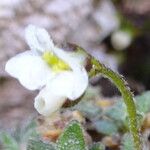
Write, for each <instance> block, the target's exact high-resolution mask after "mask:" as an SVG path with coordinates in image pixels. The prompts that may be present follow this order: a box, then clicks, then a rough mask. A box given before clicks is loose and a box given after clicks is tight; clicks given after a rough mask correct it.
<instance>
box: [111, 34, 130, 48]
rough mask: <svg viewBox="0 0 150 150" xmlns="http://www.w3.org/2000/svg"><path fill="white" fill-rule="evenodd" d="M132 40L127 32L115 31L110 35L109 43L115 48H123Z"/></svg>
mask: <svg viewBox="0 0 150 150" xmlns="http://www.w3.org/2000/svg"><path fill="white" fill-rule="evenodd" d="M131 41H132V37H131V35H130V34H129V33H128V32H125V31H116V32H114V33H113V34H112V36H111V43H112V45H113V47H114V48H115V49H116V50H124V49H125V48H127V47H128V46H129V45H130V44H131Z"/></svg>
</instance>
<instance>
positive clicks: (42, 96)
mask: <svg viewBox="0 0 150 150" xmlns="http://www.w3.org/2000/svg"><path fill="white" fill-rule="evenodd" d="M64 102H65V97H63V96H61V95H59V94H56V93H53V90H52V89H51V90H50V89H46V88H44V89H43V90H42V91H41V92H40V93H39V94H38V95H37V97H36V98H35V102H34V107H35V109H36V110H37V111H38V112H39V113H40V114H41V115H44V116H51V115H52V114H53V113H55V112H56V111H57V110H58V109H59V108H60V107H61V106H62V105H63V103H64Z"/></svg>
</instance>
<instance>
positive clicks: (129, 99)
mask: <svg viewBox="0 0 150 150" xmlns="http://www.w3.org/2000/svg"><path fill="white" fill-rule="evenodd" d="M92 64H93V66H92V69H91V71H90V73H89V75H90V77H93V76H95V75H97V74H99V73H101V74H102V75H104V76H106V77H107V78H109V79H110V80H111V81H112V82H113V83H114V84H115V85H116V86H117V88H118V89H119V91H120V92H121V94H122V97H123V99H124V103H125V105H126V108H127V112H128V116H129V121H130V123H129V129H130V132H131V134H132V136H133V140H134V145H135V149H136V150H141V142H140V136H139V131H138V127H137V114H136V106H135V103H134V98H133V97H134V96H133V94H132V92H131V91H130V88H129V86H128V84H127V82H126V81H125V80H124V79H123V77H122V76H121V75H119V74H118V73H115V72H114V71H112V70H110V69H109V68H107V67H105V66H104V65H103V64H101V63H100V62H99V61H97V60H95V59H92Z"/></svg>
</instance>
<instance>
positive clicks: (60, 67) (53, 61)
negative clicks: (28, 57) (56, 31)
mask: <svg viewBox="0 0 150 150" xmlns="http://www.w3.org/2000/svg"><path fill="white" fill-rule="evenodd" d="M42 58H43V59H44V61H45V62H46V63H47V64H48V65H49V66H50V67H51V68H52V70H53V71H55V72H62V71H65V70H71V68H70V66H69V65H68V64H67V63H66V62H65V61H63V60H62V59H60V58H59V57H57V56H56V55H55V54H54V53H53V52H50V51H45V52H44V54H43V55H42Z"/></svg>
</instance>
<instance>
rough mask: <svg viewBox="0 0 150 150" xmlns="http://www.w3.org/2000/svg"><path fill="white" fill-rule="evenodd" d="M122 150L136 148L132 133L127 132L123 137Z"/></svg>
mask: <svg viewBox="0 0 150 150" xmlns="http://www.w3.org/2000/svg"><path fill="white" fill-rule="evenodd" d="M121 143H122V146H121V150H134V143H133V138H132V136H131V135H130V134H125V135H124V136H123V138H122V141H121Z"/></svg>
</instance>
